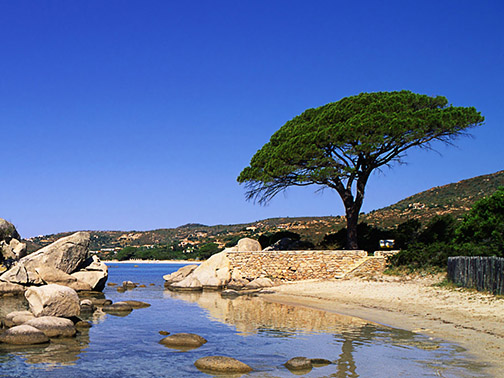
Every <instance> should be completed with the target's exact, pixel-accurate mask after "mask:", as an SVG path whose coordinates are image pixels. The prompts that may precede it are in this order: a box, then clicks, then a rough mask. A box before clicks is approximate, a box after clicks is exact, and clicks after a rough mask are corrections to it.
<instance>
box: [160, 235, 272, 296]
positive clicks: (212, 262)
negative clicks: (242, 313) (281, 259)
mask: <svg viewBox="0 0 504 378" xmlns="http://www.w3.org/2000/svg"><path fill="white" fill-rule="evenodd" d="M260 250H261V245H260V244H259V242H258V241H256V240H253V239H248V238H245V239H241V240H240V241H239V242H238V245H237V246H236V247H233V248H231V249H226V250H224V251H223V252H220V253H217V254H215V255H213V256H211V257H210V258H209V259H208V260H206V261H205V262H203V263H202V264H201V265H199V266H197V265H186V266H184V267H182V268H180V269H179V270H177V271H176V272H175V273H172V274H168V275H165V276H163V278H164V280H165V287H166V288H168V289H170V290H176V291H190V290H219V289H225V288H229V289H233V290H242V289H260V288H263V287H270V286H273V282H272V281H271V280H270V279H268V278H266V277H259V278H256V279H255V278H253V277H251V278H247V277H243V275H242V274H241V272H240V271H239V270H238V269H232V267H231V263H230V260H229V257H228V253H229V252H235V253H239V252H238V251H240V252H251V251H260Z"/></svg>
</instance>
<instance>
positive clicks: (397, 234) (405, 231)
mask: <svg viewBox="0 0 504 378" xmlns="http://www.w3.org/2000/svg"><path fill="white" fill-rule="evenodd" d="M455 228H456V220H455V218H453V216H451V215H449V214H445V215H441V216H439V215H438V216H435V217H434V218H432V219H431V220H430V221H429V222H428V223H427V225H426V226H425V227H424V228H423V229H420V227H419V222H418V221H416V222H415V221H408V222H406V223H403V224H401V225H399V226H398V227H397V229H396V230H395V231H394V238H396V239H397V240H399V241H400V242H401V244H402V245H401V248H403V249H401V252H399V253H398V254H396V255H394V256H391V257H389V259H388V262H389V264H390V265H391V266H395V267H398V266H403V267H408V268H409V269H410V270H417V269H421V270H424V269H427V268H429V267H437V268H440V269H444V268H446V262H447V260H448V257H450V256H455V255H456V253H457V252H456V249H455V247H454V245H453V237H454V236H455Z"/></svg>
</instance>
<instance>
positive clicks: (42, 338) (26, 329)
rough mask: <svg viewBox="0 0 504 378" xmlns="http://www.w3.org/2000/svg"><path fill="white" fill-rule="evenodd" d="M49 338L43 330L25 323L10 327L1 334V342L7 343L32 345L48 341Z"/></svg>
mask: <svg viewBox="0 0 504 378" xmlns="http://www.w3.org/2000/svg"><path fill="white" fill-rule="evenodd" d="M48 341H49V338H48V337H47V336H46V335H45V334H44V332H42V331H41V330H39V329H37V328H35V327H32V326H29V325H26V324H23V325H19V326H15V327H12V328H9V329H8V330H6V331H5V332H3V333H2V334H0V342H2V343H5V344H16V345H31V344H42V343H47V342H48Z"/></svg>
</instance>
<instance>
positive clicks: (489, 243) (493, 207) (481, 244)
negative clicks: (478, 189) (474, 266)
mask: <svg viewBox="0 0 504 378" xmlns="http://www.w3.org/2000/svg"><path fill="white" fill-rule="evenodd" d="M455 243H456V244H457V249H458V250H459V251H460V253H462V254H464V255H469V256H498V257H504V187H500V188H499V189H498V190H497V191H496V192H495V193H494V194H492V195H491V196H489V197H485V198H482V199H481V200H479V201H477V202H476V203H475V204H474V206H473V207H472V209H471V210H470V211H469V213H468V214H467V215H466V216H465V217H464V219H463V220H462V222H461V223H460V225H459V227H458V228H457V230H456V231H455Z"/></svg>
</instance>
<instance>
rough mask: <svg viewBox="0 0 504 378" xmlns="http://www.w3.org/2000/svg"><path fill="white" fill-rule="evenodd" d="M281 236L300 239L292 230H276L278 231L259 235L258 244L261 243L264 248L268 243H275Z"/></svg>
mask: <svg viewBox="0 0 504 378" xmlns="http://www.w3.org/2000/svg"><path fill="white" fill-rule="evenodd" d="M283 238H289V239H292V240H300V239H301V236H300V235H299V234H297V233H295V232H292V231H278V232H274V233H271V232H267V233H265V234H262V235H261V236H259V240H258V241H259V244H261V248H262V249H264V248H266V247H269V246H270V245H273V244H275V243H276V242H277V241H279V240H280V239H283Z"/></svg>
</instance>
